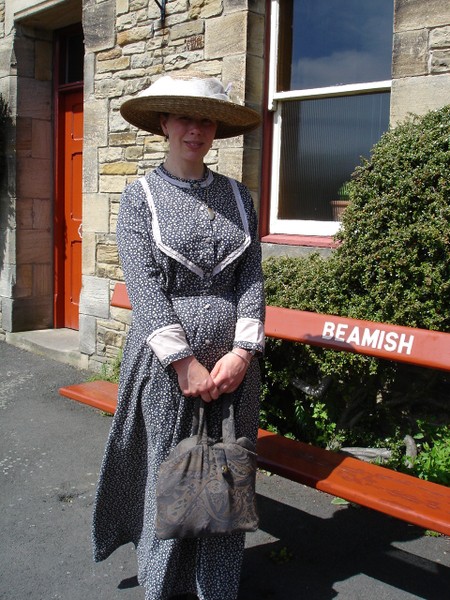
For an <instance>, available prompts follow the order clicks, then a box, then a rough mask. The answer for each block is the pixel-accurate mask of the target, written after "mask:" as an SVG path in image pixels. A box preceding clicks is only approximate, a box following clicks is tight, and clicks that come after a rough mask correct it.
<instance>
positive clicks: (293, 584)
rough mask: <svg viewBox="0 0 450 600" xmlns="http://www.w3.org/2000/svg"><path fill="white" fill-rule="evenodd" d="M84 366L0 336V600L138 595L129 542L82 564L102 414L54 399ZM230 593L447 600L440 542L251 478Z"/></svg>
mask: <svg viewBox="0 0 450 600" xmlns="http://www.w3.org/2000/svg"><path fill="white" fill-rule="evenodd" d="M88 375H89V374H88V373H87V372H86V371H82V370H78V369H76V368H74V367H73V366H71V365H68V364H62V363H60V362H56V361H54V360H52V359H50V358H48V357H46V356H41V355H38V354H36V353H34V352H29V351H26V350H23V349H21V348H17V347H15V346H12V345H10V344H7V343H4V342H0V380H1V384H0V508H1V510H0V531H1V536H0V599H1V600H53V599H61V600H86V599H91V600H143V598H144V594H143V590H142V589H141V588H140V587H138V586H137V584H136V565H135V557H134V550H133V548H132V547H131V545H130V546H126V547H123V548H121V549H119V550H118V551H117V552H115V553H114V554H113V555H112V556H111V557H110V559H108V560H106V561H104V562H103V563H100V564H95V563H93V562H92V559H91V548H90V523H91V513H92V502H93V495H94V490H95V485H96V480H97V473H98V469H99V466H100V461H101V457H102V454H103V448H104V445H105V441H106V437H107V435H108V430H109V426H110V423H111V418H110V417H107V416H104V415H102V414H101V413H99V412H98V411H96V410H94V409H91V408H89V407H87V406H83V405H80V404H77V403H75V402H73V401H71V400H68V399H66V398H62V397H61V396H59V395H58V388H59V387H60V386H63V385H68V384H71V383H77V382H81V381H84V380H85V379H86V378H87V377H88ZM258 494H259V508H260V513H261V528H260V530H259V531H257V532H256V533H254V534H250V535H248V537H247V549H246V553H245V562H244V568H243V572H242V585H241V592H240V596H239V600H297V599H299V600H300V599H301V600H303V599H305V600H330V599H331V598H339V599H340V600H415V599H418V598H421V599H426V600H447V599H448V598H450V540H449V539H448V538H444V537H439V538H434V537H425V536H423V535H422V532H421V531H420V530H419V529H417V528H416V527H413V526H410V525H408V524H406V523H402V522H400V521H396V520H394V519H390V518H388V517H384V516H382V515H379V514H377V513H375V512H373V511H369V510H366V509H364V508H356V507H352V506H335V505H333V504H332V503H331V501H332V498H331V497H330V496H328V495H326V494H322V493H320V492H316V491H315V490H312V489H309V488H306V487H304V486H301V485H298V484H295V483H291V482H289V481H286V480H284V479H282V478H279V477H277V476H271V477H270V476H268V475H266V474H264V473H259V474H258Z"/></svg>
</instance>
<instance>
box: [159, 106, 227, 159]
mask: <svg viewBox="0 0 450 600" xmlns="http://www.w3.org/2000/svg"><path fill="white" fill-rule="evenodd" d="M161 127H162V130H163V132H164V134H165V135H166V136H168V138H169V144H170V153H171V154H172V155H173V157H174V158H178V159H180V160H184V161H189V162H203V159H204V157H205V156H206V154H207V153H208V151H209V149H210V148H211V146H212V143H213V141H214V136H215V135H216V130H217V123H216V122H215V121H211V120H210V119H195V118H193V117H189V116H187V115H172V114H171V115H161Z"/></svg>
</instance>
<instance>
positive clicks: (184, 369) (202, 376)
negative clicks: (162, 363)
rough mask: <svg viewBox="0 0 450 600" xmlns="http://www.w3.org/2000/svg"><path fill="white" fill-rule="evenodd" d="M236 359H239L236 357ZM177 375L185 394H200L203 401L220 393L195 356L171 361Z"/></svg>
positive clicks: (213, 398)
mask: <svg viewBox="0 0 450 600" xmlns="http://www.w3.org/2000/svg"><path fill="white" fill-rule="evenodd" d="M236 360H240V359H239V358H236ZM172 366H173V368H174V369H175V371H176V373H177V375H178V384H179V386H180V388H181V391H182V392H183V394H184V395H185V396H188V397H189V396H194V397H196V396H200V397H201V399H202V400H203V401H204V402H211V400H217V398H218V397H219V395H220V393H219V390H218V388H217V385H216V383H215V381H214V380H213V378H212V376H211V375H210V374H209V372H208V369H206V368H205V367H204V366H203V365H202V364H201V363H199V362H198V360H197V359H196V358H195V356H188V357H187V358H182V359H180V360H176V361H174V362H173V363H172Z"/></svg>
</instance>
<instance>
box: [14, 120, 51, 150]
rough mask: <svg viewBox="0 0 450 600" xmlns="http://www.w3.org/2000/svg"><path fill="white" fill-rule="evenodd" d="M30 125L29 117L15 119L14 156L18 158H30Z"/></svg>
mask: <svg viewBox="0 0 450 600" xmlns="http://www.w3.org/2000/svg"><path fill="white" fill-rule="evenodd" d="M44 122H45V121H44ZM32 123H33V119H31V117H26V118H25V117H17V119H16V155H17V156H18V157H30V156H31V141H32Z"/></svg>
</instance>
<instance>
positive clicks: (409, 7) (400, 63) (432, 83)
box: [391, 0, 450, 125]
mask: <svg viewBox="0 0 450 600" xmlns="http://www.w3.org/2000/svg"><path fill="white" fill-rule="evenodd" d="M395 6H396V10H395V22H394V49H393V81H392V97H391V124H392V125H395V123H398V122H399V121H402V120H403V119H404V118H405V117H406V116H407V115H408V113H416V114H424V113H425V112H427V111H428V110H432V109H435V108H440V107H442V106H444V105H445V104H448V103H449V102H450V93H449V92H450V3H449V2H442V1H441V0H427V1H426V2H424V1H423V0H396V4H395Z"/></svg>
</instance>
